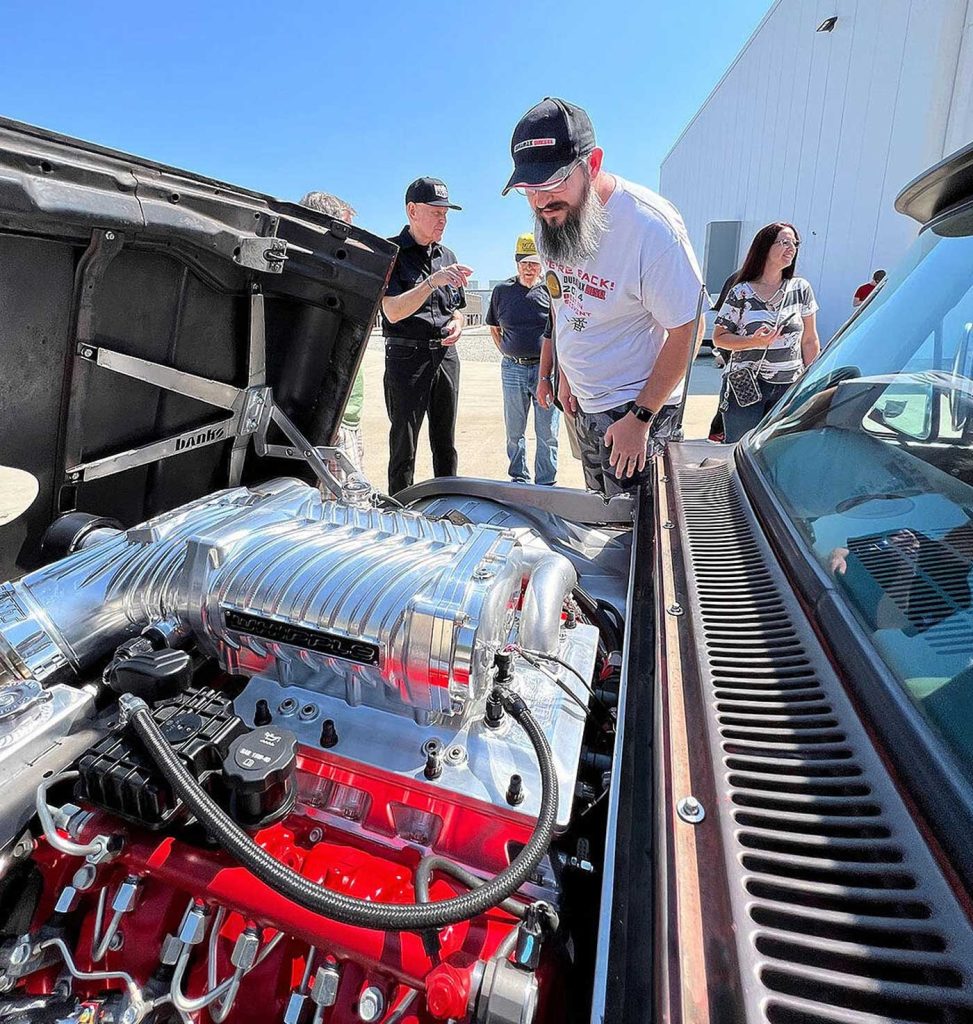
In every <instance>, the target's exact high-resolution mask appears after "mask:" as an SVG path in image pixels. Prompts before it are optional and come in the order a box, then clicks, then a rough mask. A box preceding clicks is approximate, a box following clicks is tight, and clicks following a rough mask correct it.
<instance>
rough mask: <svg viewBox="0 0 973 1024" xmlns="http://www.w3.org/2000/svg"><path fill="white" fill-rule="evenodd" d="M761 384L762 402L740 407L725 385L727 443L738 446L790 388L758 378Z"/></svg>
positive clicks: (723, 406) (724, 418) (724, 419)
mask: <svg viewBox="0 0 973 1024" xmlns="http://www.w3.org/2000/svg"><path fill="white" fill-rule="evenodd" d="M757 380H758V383H759V384H760V395H761V398H760V401H759V402H754V403H753V405H738V404H737V401H736V399H735V398H734V397H733V392H732V391H731V390H730V389H729V388H728V387H727V386H726V384H725V382H724V384H723V387H722V390H721V394H722V395H723V402H722V408H723V428H724V430H725V432H726V443H727V444H736V442H737V441H739V440H740V438H741V437H743V435H744V434H745V433H747V431H748V430H753V428H754V427H755V426H756V425H757V424H758V423H759V422H760V421H761V420H762V419H763V418H764V416H766V415H767V413H768V412H770V410H771V409H772V408H773V407H774V406H775V405H776V404H777V402H778V401H779V400H780V397H781V395H783V394H784V392H785V391H787V389H788V388H789V387H790V384H771V383H770V382H769V381H766V380H764V379H763V377H758V378H757Z"/></svg>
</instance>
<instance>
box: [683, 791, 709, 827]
mask: <svg viewBox="0 0 973 1024" xmlns="http://www.w3.org/2000/svg"><path fill="white" fill-rule="evenodd" d="M676 814H678V815H679V817H680V818H681V819H682V820H683V821H685V822H688V823H689V824H690V825H698V824H699V823H700V822H701V821H702V820H703V819H704V818H705V817H706V809H705V808H704V807H703V805H702V804H701V803H700V802H699V801H698V800H697V799H696V797H694V796H684V797H683V798H682V799H681V800H680V801H679V802H678V803H677V804H676Z"/></svg>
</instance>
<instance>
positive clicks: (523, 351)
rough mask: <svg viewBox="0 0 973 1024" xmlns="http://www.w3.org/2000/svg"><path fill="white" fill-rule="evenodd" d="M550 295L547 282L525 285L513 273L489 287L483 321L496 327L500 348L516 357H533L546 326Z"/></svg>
mask: <svg viewBox="0 0 973 1024" xmlns="http://www.w3.org/2000/svg"><path fill="white" fill-rule="evenodd" d="M550 308H551V296H550V294H549V293H548V290H547V286H546V285H544V284H535V285H534V287H533V288H525V287H524V286H523V285H522V284H521V283H520V281H518V280H517V278H516V277H511V278H510V279H509V280H508V281H503V282H502V283H501V284H498V285H497V286H496V288H494V289H493V295H491V296H490V309H489V310H488V311H487V315H486V322H487V323H488V324H489V325H490V326H491V327H499V328H500V332H501V335H500V350H501V352H503V354H504V355H505V356H516V357H517V358H518V359H525V358H527V359H530V358H537V357H539V356H540V354H541V338H542V337H543V336H544V334H545V332H546V328H547V318H548V312H549V310H550Z"/></svg>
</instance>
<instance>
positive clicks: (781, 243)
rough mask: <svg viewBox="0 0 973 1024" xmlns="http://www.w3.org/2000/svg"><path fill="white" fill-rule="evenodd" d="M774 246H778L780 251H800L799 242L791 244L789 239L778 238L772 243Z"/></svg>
mask: <svg viewBox="0 0 973 1024" xmlns="http://www.w3.org/2000/svg"><path fill="white" fill-rule="evenodd" d="M774 245H779V246H780V247H781V248H782V249H800V247H801V243H800V242H792V241H791V240H790V239H789V238H778V239H776V240H775V241H774Z"/></svg>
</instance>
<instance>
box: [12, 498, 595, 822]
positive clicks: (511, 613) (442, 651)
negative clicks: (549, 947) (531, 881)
mask: <svg viewBox="0 0 973 1024" xmlns="http://www.w3.org/2000/svg"><path fill="white" fill-rule="evenodd" d="M87 543H88V545H89V546H85V547H83V548H82V550H79V551H77V552H76V553H74V554H72V555H70V556H69V557H67V558H65V559H62V560H61V561H59V562H56V563H54V564H53V565H51V566H49V567H46V568H43V569H41V570H39V571H37V572H34V573H32V574H29V575H27V576H25V577H24V578H22V579H21V580H20V581H18V582H16V583H12V584H7V585H5V586H4V587H2V588H0V680H2V683H3V684H5V685H6V687H7V688H8V692H9V693H13V692H14V691H13V690H10V689H9V688H10V687H15V688H16V690H17V692H18V693H19V694H20V698H19V699H20V701H21V704H22V705H29V704H30V701H31V699H32V697H31V694H32V693H33V695H34V697H40V698H43V700H44V701H50V700H51V698H52V697H53V698H54V699H55V700H61V701H64V700H67V701H69V702H70V701H71V700H74V701H75V702H76V701H80V700H83V699H86V698H84V697H83V696H82V691H79V690H78V689H77V688H76V687H77V682H78V680H79V679H81V678H83V677H84V675H85V673H86V672H89V671H90V669H91V667H92V666H94V665H96V664H98V663H100V662H103V661H104V659H105V658H106V657H108V656H109V655H110V654H111V653H112V651H114V650H115V649H116V648H117V647H118V645H119V644H121V643H123V642H124V641H126V640H128V639H130V638H133V637H136V636H138V635H139V634H141V633H143V632H144V631H145V630H146V629H150V628H151V629H155V630H164V631H167V632H168V633H170V634H173V635H177V636H178V635H179V634H180V633H184V634H187V635H192V636H193V637H194V640H195V642H196V643H197V644H198V645H199V647H200V648H201V649H202V650H203V651H204V652H206V653H207V654H209V655H214V656H216V658H217V659H218V660H219V663H220V665H221V666H222V667H223V668H224V669H225V670H226V671H228V672H230V673H233V674H235V675H242V676H245V677H249V680H250V681H249V683H248V684H247V685H246V687H245V688H244V689H243V690H242V692H241V693H240V694H239V696H238V697H237V699H236V710H237V713H238V714H239V715H240V716H241V717H242V718H243V719H244V720H246V721H249V722H256V723H258V724H259V723H260V721H261V716H263V717H264V720H266V719H267V716H269V717H270V719H272V720H273V721H275V722H278V723H282V724H285V725H286V726H287V727H288V728H290V729H291V730H292V731H293V732H294V733H295V734H296V735H297V737H298V739H299V741H300V743H301V744H302V746H307V747H321V746H328V747H330V748H332V749H333V752H334V753H335V754H338V755H340V756H341V757H343V758H347V759H349V760H351V761H354V762H358V763H361V764H365V765H368V766H370V767H371V768H373V769H377V770H379V771H381V772H387V773H389V774H390V775H392V776H405V777H409V778H414V779H424V780H425V781H427V782H429V783H430V784H434V785H436V786H438V787H440V788H441V789H444V790H446V791H451V792H455V793H457V794H462V796H463V797H466V798H474V799H476V800H480V801H485V802H487V803H490V804H494V805H496V806H498V807H503V808H504V809H505V810H510V805H511V802H512V801H511V800H510V794H509V790H510V779H511V777H513V776H517V777H518V778H519V780H520V787H521V788H520V792H519V794H518V797H519V798H518V800H517V802H516V803H517V813H519V814H523V815H527V816H529V815H531V814H534V813H536V810H537V801H538V799H539V785H538V779H537V769H536V764H535V763H534V759H533V757H532V756H531V751H530V748H529V744H528V743H527V741H526V739H525V738H524V736H523V734H522V732H521V731H520V730H518V729H516V728H512V727H501V728H491V727H489V726H488V725H487V724H486V723H485V721H484V706H485V703H486V700H487V697H488V694H489V692H490V689H491V685H492V683H491V680H492V677H493V673H494V672H495V667H494V666H495V661H496V656H497V654H498V653H500V652H502V651H504V650H505V649H507V650H508V651H509V652H510V654H511V658H512V662H513V665H514V674H515V677H516V680H517V688H518V691H519V692H520V693H521V694H522V696H523V697H524V699H525V700H526V701H527V702H528V704H529V705H530V706H531V707H532V709H533V710H534V714H535V717H536V718H537V720H538V722H539V723H540V725H541V727H542V728H543V729H544V731H545V734H546V735H547V738H548V742H549V743H550V745H551V748H552V750H553V751H554V754H555V760H556V764H557V771H558V781H559V793H560V802H559V809H558V825H559V827H565V826H566V825H567V823H568V821H569V818H570V808H571V802H572V795H573V791H574V784H575V777H576V774H577V768H578V759H579V755H580V748H581V741H582V732H583V728H584V706H585V703H586V700H587V698H586V694H585V689H587V681H588V680H590V679H591V676H592V672H593V668H594V663H595V656H596V649H597V633H596V630H595V629H594V628H593V627H591V626H587V625H584V624H579V625H577V626H576V627H575V628H572V629H565V628H564V627H563V625H562V612H563V608H564V606H565V602H566V601H569V599H570V594H571V591H572V588H573V587H574V586H575V584H576V576H575V572H574V569H573V568H572V566H571V564H570V562H569V561H568V560H567V559H566V558H564V557H563V556H561V555H557V554H552V553H551V552H550V551H549V550H547V549H546V548H545V547H544V546H543V545H540V546H539V545H538V544H537V543H536V538H527V537H524V536H522V535H521V536H518V534H517V533H516V532H514V531H510V530H501V529H496V528H492V527H485V526H476V525H471V524H468V523H462V522H460V523H456V522H452V521H449V520H448V519H439V520H432V519H428V518H425V517H423V516H421V515H419V514H415V513H411V512H408V511H398V510H396V511H386V510H377V509H372V508H368V509H361V508H354V507H350V506H348V505H345V504H341V503H339V502H335V501H325V500H322V497H321V495H320V493H319V492H318V491H317V490H316V489H315V488H312V487H309V486H307V485H305V484H303V483H300V482H298V481H295V480H278V481H275V482H272V483H270V484H265V485H263V486H260V487H258V488H256V489H244V488H239V489H234V490H229V491H223V492H220V493H217V494H214V495H211V496H208V497H206V498H204V499H201V500H199V501H196V502H194V503H192V504H190V505H187V506H184V507H182V508H180V509H177V510H175V511H172V512H169V513H167V514H164V515H162V516H159V517H158V518H156V519H154V520H152V521H150V522H148V523H146V524H143V525H141V526H139V527H136V528H134V529H130V530H127V531H120V530H119V531H114V530H104V529H103V530H99V531H95V532H94V533H92V534H91V535H90V537H89V538H88V542H87ZM31 688H36V692H35V691H34V690H32V689H31ZM0 710H2V709H0ZM29 711H30V708H29V707H20V708H19V713H20V717H19V719H18V720H17V722H18V726H17V727H18V728H20V729H21V732H23V727H24V726H25V724H26V723H27V722H29V721H30V718H29ZM25 714H27V715H28V717H26V718H25V717H24V715H25ZM65 720H66V719H65V717H64V716H63V715H59V716H50V715H48V716H47V717H46V718H43V719H38V720H37V724H38V725H39V726H40V727H41V729H42V730H43V729H44V728H50V729H55V730H56V729H57V728H59V727H61V725H62V723H63V722H64V721H65ZM5 721H6V720H2V721H0V729H3V728H4V727H5V724H4V723H5ZM43 723H47V725H44V724H43ZM36 732H37V730H36V728H35V729H34V730H33V735H34V740H35V741H36V740H37V735H36ZM17 749H18V748H17V747H16V746H15V745H11V744H8V745H7V751H6V753H5V751H4V748H3V747H2V746H0V772H2V771H3V770H4V769H5V768H10V769H11V770H13V769H14V768H15V765H13V764H10V765H8V766H5V765H4V764H3V763H2V760H3V759H4V758H5V757H8V756H15V751H16V750H17ZM430 760H435V761H436V763H437V771H436V772H430V771H429V770H428V765H429V763H430Z"/></svg>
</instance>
